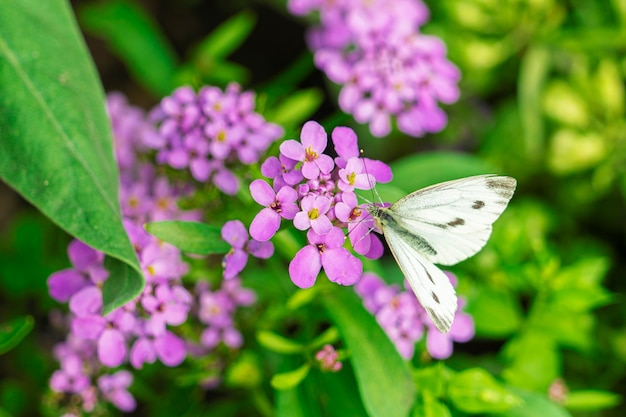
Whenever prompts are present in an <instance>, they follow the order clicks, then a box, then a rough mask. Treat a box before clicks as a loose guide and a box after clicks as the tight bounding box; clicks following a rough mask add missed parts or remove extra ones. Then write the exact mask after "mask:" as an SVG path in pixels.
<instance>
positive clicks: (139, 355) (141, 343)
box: [130, 337, 157, 369]
mask: <svg viewBox="0 0 626 417" xmlns="http://www.w3.org/2000/svg"><path fill="white" fill-rule="evenodd" d="M156 357H157V356H156V350H154V346H153V344H152V342H151V341H150V340H148V339H147V338H145V337H142V338H139V339H137V341H136V342H135V344H134V345H133V347H132V349H131V350H130V364H131V365H132V366H133V368H135V369H141V368H142V367H143V364H144V363H153V362H154V361H155V360H156Z"/></svg>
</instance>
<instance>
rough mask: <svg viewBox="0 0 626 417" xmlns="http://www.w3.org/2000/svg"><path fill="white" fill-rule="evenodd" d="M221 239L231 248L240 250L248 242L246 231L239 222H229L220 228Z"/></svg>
mask: <svg viewBox="0 0 626 417" xmlns="http://www.w3.org/2000/svg"><path fill="white" fill-rule="evenodd" d="M222 238H223V239H224V240H225V241H226V242H228V243H230V245H231V246H233V247H235V248H237V249H242V248H243V247H244V245H245V244H246V242H247V241H248V231H247V230H246V226H244V224H243V223H242V222H241V221H239V220H231V221H228V222H226V223H224V226H222Z"/></svg>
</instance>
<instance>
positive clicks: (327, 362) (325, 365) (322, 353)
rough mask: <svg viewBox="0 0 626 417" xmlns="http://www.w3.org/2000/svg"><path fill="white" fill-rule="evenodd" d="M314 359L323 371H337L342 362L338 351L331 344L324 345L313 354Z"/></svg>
mask: <svg viewBox="0 0 626 417" xmlns="http://www.w3.org/2000/svg"><path fill="white" fill-rule="evenodd" d="M315 360H316V361H317V362H318V363H319V366H320V369H321V370H322V371H324V372H339V371H340V370H341V368H342V367H343V364H342V363H341V361H340V360H339V353H337V351H336V350H335V348H334V347H333V346H332V345H324V347H323V348H322V349H320V350H319V351H317V353H316V354H315Z"/></svg>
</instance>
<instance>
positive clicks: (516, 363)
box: [502, 330, 561, 392]
mask: <svg viewBox="0 0 626 417" xmlns="http://www.w3.org/2000/svg"><path fill="white" fill-rule="evenodd" d="M551 336H552V335H551V334H550V333H548V332H540V331H535V330H528V331H526V332H525V333H523V334H522V335H520V336H518V337H516V338H513V339H511V340H510V341H509V343H508V344H507V345H506V346H505V348H504V350H503V354H504V356H505V357H506V359H507V360H508V361H509V365H508V366H507V367H506V368H505V369H504V370H503V371H502V377H503V378H504V379H505V380H506V381H507V382H508V383H509V384H511V385H514V386H516V387H519V388H524V389H528V390H535V391H543V392H547V390H548V387H549V386H550V384H551V383H552V382H553V381H554V380H555V379H556V378H557V377H558V376H559V375H560V374H561V356H560V354H559V351H558V349H557V347H556V345H555V342H554V340H553V339H552V337H551Z"/></svg>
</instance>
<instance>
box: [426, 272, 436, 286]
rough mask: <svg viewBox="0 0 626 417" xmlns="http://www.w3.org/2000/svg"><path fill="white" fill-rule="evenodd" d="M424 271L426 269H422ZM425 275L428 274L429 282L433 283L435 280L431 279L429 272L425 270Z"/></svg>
mask: <svg viewBox="0 0 626 417" xmlns="http://www.w3.org/2000/svg"><path fill="white" fill-rule="evenodd" d="M424 271H426V270H425V269H424ZM426 275H427V276H428V279H429V280H430V282H432V283H433V284H434V283H435V280H434V279H433V277H432V276H431V275H430V272H428V271H426Z"/></svg>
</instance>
